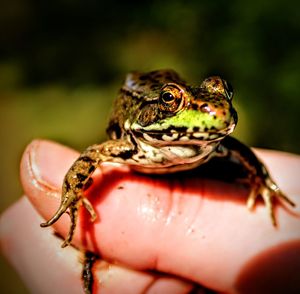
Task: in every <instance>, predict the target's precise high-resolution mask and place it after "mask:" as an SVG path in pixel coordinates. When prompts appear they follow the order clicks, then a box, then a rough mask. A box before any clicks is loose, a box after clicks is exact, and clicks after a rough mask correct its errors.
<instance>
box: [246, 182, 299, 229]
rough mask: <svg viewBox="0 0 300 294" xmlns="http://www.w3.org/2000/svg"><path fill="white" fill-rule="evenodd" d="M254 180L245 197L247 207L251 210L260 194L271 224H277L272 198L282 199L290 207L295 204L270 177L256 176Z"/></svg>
mask: <svg viewBox="0 0 300 294" xmlns="http://www.w3.org/2000/svg"><path fill="white" fill-rule="evenodd" d="M255 180H256V181H255V182H256V183H255V185H254V187H253V188H252V190H251V192H250V195H249V197H248V199H247V208H248V209H249V210H252V209H253V207H254V205H255V202H256V200H257V197H258V196H259V195H260V196H261V197H262V199H263V201H264V203H265V206H266V209H267V212H268V214H269V216H270V218H271V221H272V224H273V226H277V222H276V218H275V213H274V200H277V199H279V200H282V201H284V202H286V203H287V204H288V205H290V206H292V207H295V206H296V204H295V203H294V202H293V201H291V200H290V199H289V198H288V197H287V196H286V195H284V194H283V193H282V191H281V190H280V189H279V187H278V186H277V185H276V184H275V183H274V181H273V180H272V179H271V178H266V179H265V180H262V179H261V178H256V179H255Z"/></svg>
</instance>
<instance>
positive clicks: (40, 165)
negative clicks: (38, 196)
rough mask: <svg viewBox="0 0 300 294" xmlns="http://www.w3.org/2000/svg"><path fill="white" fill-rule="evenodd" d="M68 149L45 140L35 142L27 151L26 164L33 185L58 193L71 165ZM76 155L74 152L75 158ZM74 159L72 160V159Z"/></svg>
mask: <svg viewBox="0 0 300 294" xmlns="http://www.w3.org/2000/svg"><path fill="white" fill-rule="evenodd" d="M65 151H66V147H64V146H62V145H59V144H56V143H54V142H50V141H45V140H34V141H33V142H32V143H31V144H30V145H29V146H28V147H27V150H26V151H25V154H24V156H25V157H26V160H25V164H26V169H27V173H28V174H29V176H30V177H31V182H32V184H33V185H34V186H35V187H36V188H39V189H43V190H45V189H47V190H52V191H58V190H59V189H60V187H61V184H62V181H63V178H64V175H65V173H66V171H67V170H68V168H69V167H70V163H69V162H72V161H73V160H74V159H73V157H72V155H71V156H66V155H65V154H66V152H65ZM75 154H76V153H75V152H74V157H76V155H75ZM71 158H72V159H71Z"/></svg>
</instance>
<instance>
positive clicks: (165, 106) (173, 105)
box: [159, 84, 184, 113]
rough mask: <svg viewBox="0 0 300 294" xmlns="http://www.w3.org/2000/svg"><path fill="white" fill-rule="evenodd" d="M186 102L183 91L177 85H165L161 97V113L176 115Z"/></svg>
mask: <svg viewBox="0 0 300 294" xmlns="http://www.w3.org/2000/svg"><path fill="white" fill-rule="evenodd" d="M183 102H184V97H183V90H182V89H181V88H179V86H177V85H176V84H167V85H165V86H164V87H163V88H162V90H161V93H160V96H159V107H160V110H161V111H164V112H169V113H175V112H177V111H179V110H180V109H181V108H182V106H183V104H184V103H183Z"/></svg>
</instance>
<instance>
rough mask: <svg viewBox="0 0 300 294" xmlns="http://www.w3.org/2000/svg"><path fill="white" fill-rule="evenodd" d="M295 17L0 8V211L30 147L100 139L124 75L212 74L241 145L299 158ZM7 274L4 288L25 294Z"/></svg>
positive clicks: (211, 9)
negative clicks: (163, 71)
mask: <svg viewBox="0 0 300 294" xmlns="http://www.w3.org/2000/svg"><path fill="white" fill-rule="evenodd" d="M299 9H300V5H299V1H288V2H287V1H279V0H273V1H262V0H253V1H251V2H250V1H249V2H248V1H237V0H235V1H226V0H215V1H196V0H194V1H180V0H174V1H158V0H156V1H139V2H128V1H127V2H126V1H114V0H110V1H106V2H104V1H96V0H94V1H92V0H88V1H79V0H73V1H68V0H60V1H57V0H52V1H33V0H10V1H1V2H0V106H1V107H0V119H1V127H0V132H1V133H0V135H1V138H2V144H1V153H0V156H1V166H2V173H1V182H0V184H1V192H2V195H1V198H0V199H1V203H0V209H1V211H3V210H4V209H5V208H7V207H8V206H9V205H10V204H11V203H13V202H14V201H15V200H16V199H17V198H18V197H19V196H20V195H21V193H22V189H21V187H20V184H19V180H18V164H19V160H20V157H21V154H22V151H23V150H24V148H25V146H26V145H27V144H28V143H29V142H30V141H31V140H32V139H34V138H37V137H39V138H47V139H52V140H56V141H59V142H61V143H64V144H67V145H70V146H72V147H74V148H76V149H79V150H82V149H84V148H85V147H86V146H88V145H90V144H92V143H95V142H100V141H102V140H104V139H105V126H106V121H107V118H108V116H109V109H110V105H111V102H112V99H113V98H114V97H115V96H116V93H117V91H118V88H119V87H120V85H121V83H122V80H123V79H124V76H125V74H126V73H127V72H128V71H130V70H141V71H143V70H145V71H147V70H153V69H159V68H173V69H175V70H177V71H178V72H179V73H180V74H181V75H182V76H183V77H184V78H185V79H186V80H188V81H190V82H191V83H194V84H197V83H200V82H201V80H202V79H203V78H204V77H206V76H208V75H211V74H219V75H221V76H222V77H224V78H225V79H227V80H228V81H230V83H231V84H232V85H233V87H234V89H235V97H234V99H235V105H236V108H237V109H238V112H239V124H238V127H237V130H236V132H235V136H236V137H238V138H240V139H241V140H243V141H244V142H246V143H247V144H249V145H251V146H257V147H264V148H273V149H280V150H284V151H288V152H294V153H300V132H299V129H298V128H299V121H298V118H299V114H300V112H299V108H300V97H299V86H300V76H299V68H300V56H299V54H300V48H299ZM1 270H2V269H1ZM3 271H5V274H1V280H2V281H3V282H4V283H5V287H6V288H5V289H9V292H10V293H26V290H25V288H24V287H23V286H22V284H21V282H19V281H18V279H17V277H16V275H15V274H14V273H13V271H12V270H10V269H9V268H7V266H5V265H3V270H2V272H3Z"/></svg>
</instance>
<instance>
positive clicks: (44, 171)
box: [21, 141, 300, 291]
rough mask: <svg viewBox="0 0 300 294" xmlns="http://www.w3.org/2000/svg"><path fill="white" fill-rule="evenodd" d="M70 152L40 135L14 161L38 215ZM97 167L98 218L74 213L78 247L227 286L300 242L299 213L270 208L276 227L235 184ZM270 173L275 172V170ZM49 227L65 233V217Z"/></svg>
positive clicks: (52, 197)
mask: <svg viewBox="0 0 300 294" xmlns="http://www.w3.org/2000/svg"><path fill="white" fill-rule="evenodd" d="M76 156H78V154H77V153H74V152H71V151H70V150H69V149H66V148H64V147H61V146H60V145H56V144H53V143H50V142H43V141H40V142H38V143H34V144H32V145H31V146H29V148H28V149H27V152H26V153H25V155H24V157H23V160H22V165H21V167H22V168H21V176H22V182H23V185H24V188H25V191H26V194H27V195H28V196H29V197H30V199H31V201H32V202H33V203H34V204H35V205H36V207H37V208H38V209H39V211H40V213H41V214H42V215H43V216H44V217H46V218H49V217H50V216H51V215H52V214H53V213H54V211H55V210H56V208H57V206H58V203H57V201H58V198H60V196H59V193H58V194H57V193H53V191H57V190H59V186H60V185H61V183H62V179H63V176H64V174H65V172H66V171H67V169H68V168H69V166H70V165H71V164H72V162H73V161H74V159H75V158H76ZM273 160H275V159H273ZM287 160H288V159H287ZM292 161H293V162H297V163H298V167H299V166H300V165H299V158H298V157H295V158H293V160H290V161H289V162H286V164H285V167H286V168H285V173H289V166H294V165H293V163H292ZM101 170H102V172H100V171H99V172H98V175H96V176H95V178H94V180H95V181H94V185H93V186H92V187H91V189H90V190H89V197H90V201H92V203H93V204H94V206H95V207H96V210H97V213H98V216H99V217H100V221H98V222H96V223H95V224H94V225H89V222H87V221H86V219H87V216H86V217H81V219H80V226H79V228H78V230H77V234H76V236H75V240H74V242H75V244H77V246H79V245H80V243H81V244H82V243H84V244H85V243H87V244H86V245H87V246H89V247H90V248H92V249H93V250H95V251H96V252H100V253H101V255H102V256H103V257H104V258H105V259H108V260H112V261H116V262H120V263H123V264H126V265H129V266H131V267H134V268H136V269H156V270H159V271H162V272H167V273H172V274H176V275H178V276H181V277H184V278H187V279H191V280H193V281H196V282H198V283H200V284H204V285H207V286H209V287H211V288H214V289H217V290H220V291H231V290H232V289H233V288H234V287H236V285H237V284H238V280H239V276H240V274H241V272H243V269H245V268H248V267H247V265H248V264H249V263H251V261H252V260H253V259H255V257H257V256H260V255H261V254H262V253H265V254H267V253H268V252H270V249H271V248H276V247H278V246H280V247H282V246H283V244H290V243H291V242H299V238H300V237H299V234H300V233H299V232H300V222H299V215H296V214H294V215H292V214H291V213H289V212H288V211H287V209H283V207H277V210H276V218H277V220H278V223H279V228H278V229H275V228H274V227H272V225H271V224H270V222H269V219H268V217H267V215H266V212H265V209H264V207H263V206H260V205H259V206H257V207H256V209H255V212H253V213H250V212H248V211H247V210H246V208H245V202H246V198H247V193H248V191H246V190H245V189H243V188H241V187H239V186H236V185H233V184H228V183H223V182H216V181H211V180H207V179H196V180H195V179H193V178H186V179H183V178H182V177H183V176H182V175H181V178H180V179H177V181H170V180H168V179H161V178H159V177H150V176H143V175H137V174H133V173H130V172H129V170H128V169H127V168H119V167H118V168H116V167H113V166H111V165H106V166H105V167H102V168H101ZM273 174H274V177H275V176H276V177H277V175H276V171H273ZM298 174H299V173H298ZM32 183H34V185H32ZM279 184H282V186H283V187H282V188H283V190H285V191H286V192H287V194H288V195H289V196H290V197H291V198H292V199H293V200H295V202H296V203H297V202H298V204H297V205H298V206H297V207H298V208H297V209H299V197H298V198H297V197H296V196H298V195H299V190H292V191H290V190H289V183H280V182H279ZM295 187H296V186H295ZM84 215H85V213H83V214H82V215H81V216H84ZM55 228H56V229H57V230H58V232H60V233H61V234H62V235H63V236H65V235H66V233H67V231H68V219H67V216H64V217H63V218H62V220H60V221H59V222H58V223H57V225H56V227H55ZM293 244H294V243H293ZM297 244H298V243H297ZM282 248H283V247H282ZM284 248H288V246H285V247H284ZM284 252H286V249H285V250H284ZM284 252H283V253H282V255H283V254H284ZM294 260H296V261H298V264H299V260H297V259H294ZM270 268H271V269H272V268H274V266H273V267H270ZM290 271H291V267H289V268H287V269H286V273H287V275H288V276H289V277H291V276H293V273H291V272H290ZM247 272H248V275H249V274H250V273H249V271H247ZM269 273H272V271H271V270H269ZM244 280H245V279H244ZM273 284H274V283H273Z"/></svg>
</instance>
